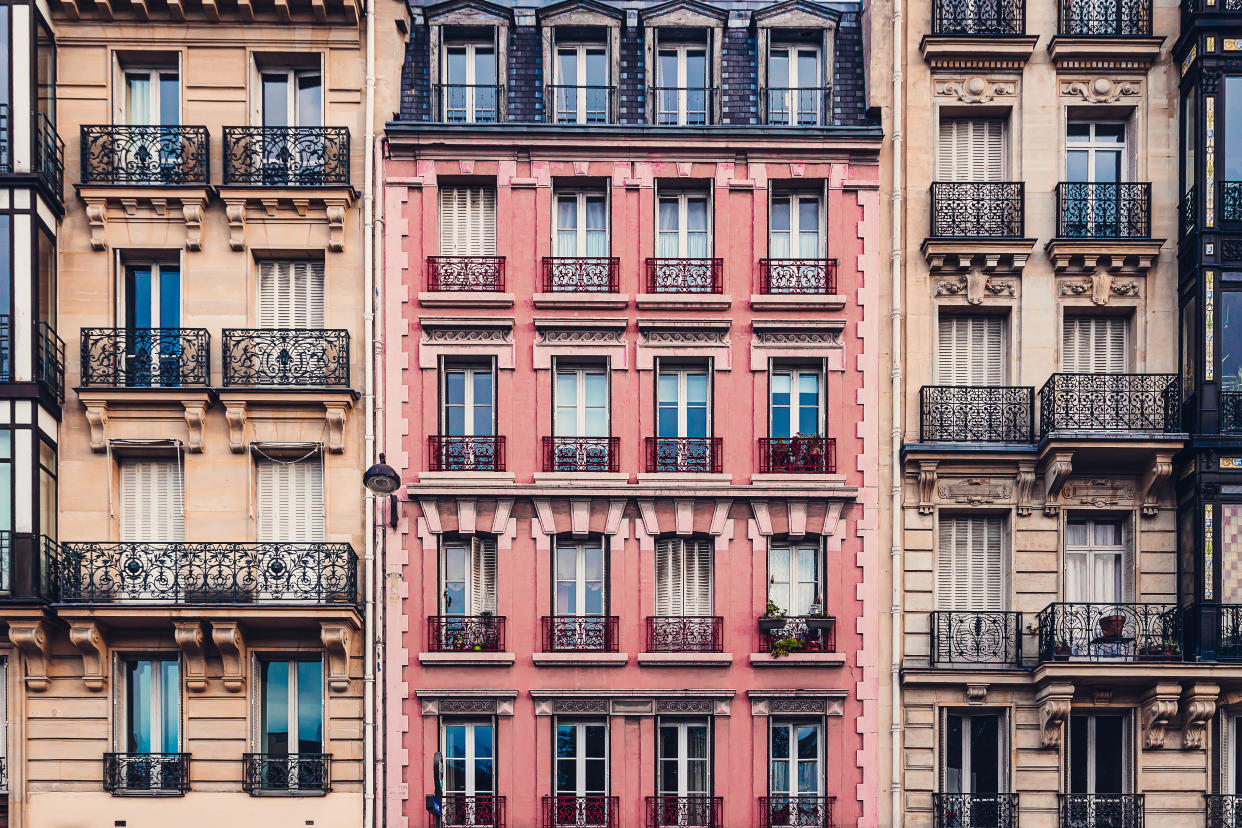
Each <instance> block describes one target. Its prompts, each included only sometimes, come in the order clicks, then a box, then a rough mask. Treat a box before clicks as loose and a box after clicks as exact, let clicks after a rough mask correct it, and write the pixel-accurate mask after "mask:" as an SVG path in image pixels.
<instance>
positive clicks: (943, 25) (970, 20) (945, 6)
mask: <svg viewBox="0 0 1242 828" xmlns="http://www.w3.org/2000/svg"><path fill="white" fill-rule="evenodd" d="M1025 32H1026V4H1025V3H1024V2H1023V0H934V2H933V3H932V29H931V33H932V34H934V35H958V36H962V35H967V36H973V37H1013V36H1016V35H1021V34H1024V33H1025Z"/></svg>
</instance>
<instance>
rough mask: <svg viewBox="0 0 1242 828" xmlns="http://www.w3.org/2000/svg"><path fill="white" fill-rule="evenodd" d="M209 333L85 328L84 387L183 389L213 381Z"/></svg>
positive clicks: (156, 329) (189, 329) (83, 334)
mask: <svg viewBox="0 0 1242 828" xmlns="http://www.w3.org/2000/svg"><path fill="white" fill-rule="evenodd" d="M210 343H211V335H210V334H209V333H208V332H207V329H206V328H83V329H82V385H83V386H87V387H96V388H185V387H188V386H206V385H208V384H209V383H210V380H211V366H210V362H211V351H210Z"/></svg>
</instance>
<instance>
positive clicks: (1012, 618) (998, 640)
mask: <svg viewBox="0 0 1242 828" xmlns="http://www.w3.org/2000/svg"><path fill="white" fill-rule="evenodd" d="M980 665H988V666H995V667H1021V666H1022V613H1020V612H1004V611H999V610H998V611H991V612H987V611H964V610H956V611H944V610H941V611H937V612H933V613H932V614H931V666H933V667H950V668H952V667H970V668H973V667H978V666H980ZM962 824H963V825H967V824H972V825H973V824H976V823H962ZM978 824H986V823H978Z"/></svg>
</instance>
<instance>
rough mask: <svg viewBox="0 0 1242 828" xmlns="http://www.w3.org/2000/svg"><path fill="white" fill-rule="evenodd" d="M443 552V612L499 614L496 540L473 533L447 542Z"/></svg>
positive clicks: (472, 614)
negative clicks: (497, 611)
mask: <svg viewBox="0 0 1242 828" xmlns="http://www.w3.org/2000/svg"><path fill="white" fill-rule="evenodd" d="M441 555H442V560H441V562H440V572H441V573H442V577H443V578H444V583H443V587H442V589H441V605H440V611H441V613H443V614H444V615H470V616H475V615H483V614H489V613H490V614H495V612H496V539H495V538H481V537H477V536H472V537H469V538H464V539H461V540H450V541H446V542H445V543H444V546H443V548H442V550H441Z"/></svg>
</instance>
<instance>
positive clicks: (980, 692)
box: [966, 684, 988, 704]
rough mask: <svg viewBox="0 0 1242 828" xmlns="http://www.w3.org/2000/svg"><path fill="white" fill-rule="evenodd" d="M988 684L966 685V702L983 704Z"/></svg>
mask: <svg viewBox="0 0 1242 828" xmlns="http://www.w3.org/2000/svg"><path fill="white" fill-rule="evenodd" d="M987 695H988V686H987V685H986V684H968V685H966V703H967V704H983V700H984V699H985V698H987Z"/></svg>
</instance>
